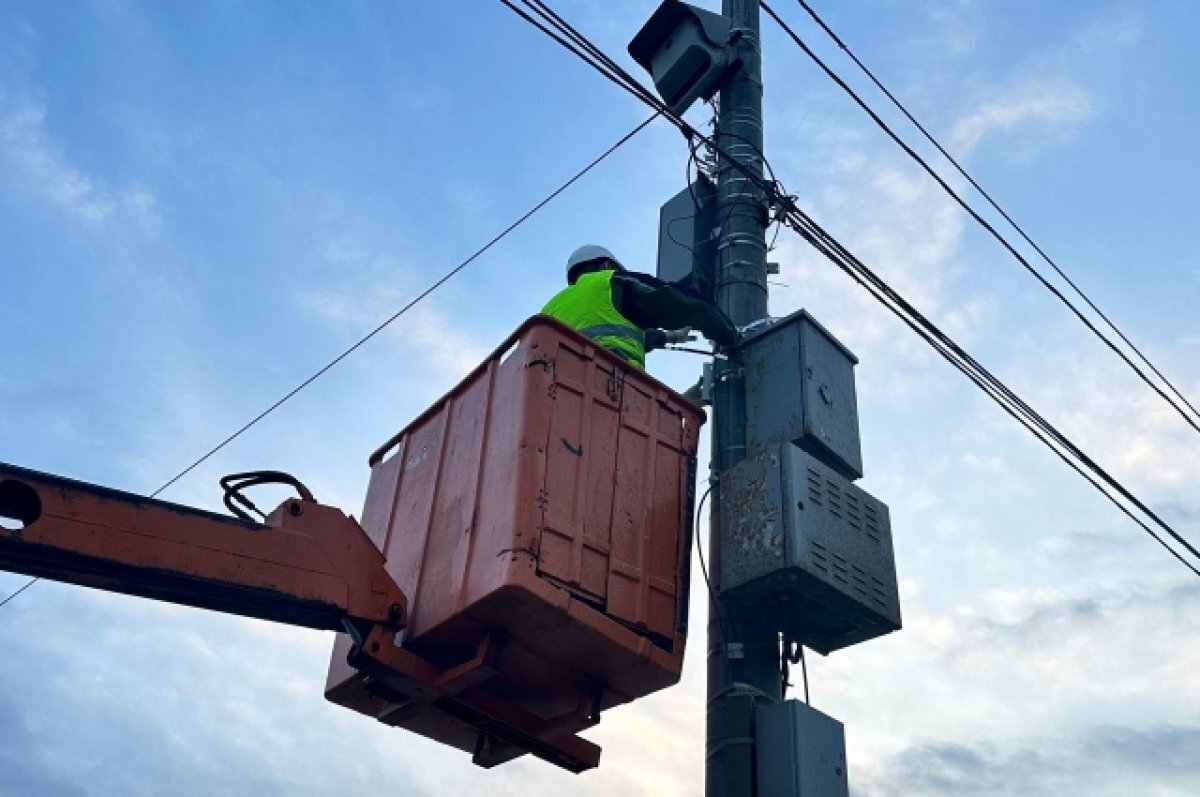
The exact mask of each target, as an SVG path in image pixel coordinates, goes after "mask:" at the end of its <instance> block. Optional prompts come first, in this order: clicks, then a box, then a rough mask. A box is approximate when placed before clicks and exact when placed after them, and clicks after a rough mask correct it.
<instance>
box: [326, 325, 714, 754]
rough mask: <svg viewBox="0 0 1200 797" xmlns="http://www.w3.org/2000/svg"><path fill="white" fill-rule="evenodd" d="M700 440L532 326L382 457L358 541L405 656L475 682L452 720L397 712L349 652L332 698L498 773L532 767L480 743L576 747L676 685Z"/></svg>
mask: <svg viewBox="0 0 1200 797" xmlns="http://www.w3.org/2000/svg"><path fill="white" fill-rule="evenodd" d="M703 422H704V413H703V411H702V410H701V409H700V408H699V407H696V406H695V405H693V404H691V403H690V402H688V401H687V400H686V399H684V398H683V397H682V396H680V395H678V394H677V393H675V392H674V391H672V390H671V389H670V388H668V387H667V386H666V385H663V384H662V383H661V382H658V381H657V380H655V379H654V378H652V377H651V376H649V375H648V374H646V373H645V372H643V371H640V370H636V369H633V368H630V367H629V366H628V365H627V364H626V363H624V362H623V361H622V360H620V359H619V358H617V357H616V356H614V355H612V354H611V353H610V352H608V351H607V350H605V349H603V348H601V347H599V346H597V345H596V344H595V342H594V341H591V340H589V339H587V338H585V337H583V336H582V335H579V334H578V333H576V332H574V331H572V330H570V329H568V328H567V327H565V326H563V325H562V324H560V323H558V322H557V321H554V320H553V319H550V318H547V317H544V316H536V317H534V318H532V319H530V320H529V321H527V322H526V323H525V324H524V325H522V327H521V328H520V329H518V330H517V331H516V332H515V333H513V335H512V336H511V337H510V338H509V339H508V340H507V341H506V342H505V343H504V344H503V345H502V346H501V347H500V348H499V349H497V350H496V352H495V353H493V354H492V355H491V356H490V357H489V358H488V359H487V360H485V361H484V362H483V363H482V364H481V365H480V366H479V367H478V368H477V369H476V370H475V371H474V372H473V373H471V374H470V375H469V376H468V377H467V378H466V379H465V380H463V382H462V383H461V384H459V385H458V386H457V387H456V388H454V390H452V391H451V392H450V393H449V394H447V395H446V396H445V397H444V398H443V399H441V400H440V401H439V402H438V403H437V404H435V405H434V406H433V407H431V408H430V409H429V410H428V411H427V412H425V413H424V414H423V415H421V416H420V417H419V418H417V419H416V420H415V421H413V423H411V424H410V425H409V426H408V427H406V428H405V429H404V430H402V431H401V432H400V433H398V434H397V435H396V436H395V437H394V438H393V439H392V440H390V441H388V443H386V444H385V445H384V446H383V447H382V448H381V449H380V450H379V451H377V452H376V453H375V454H374V455H373V456H372V457H371V481H370V486H369V488H368V491H367V498H366V504H365V508H364V510H363V517H362V527H363V529H364V530H365V531H366V532H367V534H368V535H369V536H370V537H371V539H372V540H374V542H375V544H376V545H377V546H378V547H379V549H380V550H381V551H382V552H383V553H384V555H385V557H386V567H387V570H388V572H389V573H390V574H391V576H392V577H393V578H394V579H395V581H396V583H397V584H398V585H399V586H400V587H401V589H402V590H403V591H404V593H405V594H406V595H408V596H409V610H410V616H409V622H408V627H407V628H406V629H405V631H404V632H403V634H404V636H403V638H402V643H403V645H402V646H403V648H404V649H406V650H409V651H412V652H413V653H414V654H416V655H418V656H420V657H421V659H422V660H423V661H426V662H429V663H430V665H431V666H433V667H436V668H437V669H438V670H439V671H444V672H447V673H454V672H457V671H460V670H462V668H464V667H467V666H472V667H473V668H472V669H471V670H470V676H469V678H464V677H456V678H453V679H452V680H454V681H455V682H456V683H458V684H459V688H460V689H461V691H460V692H459V693H456V694H457V696H456V699H455V701H454V702H453V703H450V702H447V701H445V700H440V701H436V702H434V701H431V700H427V701H426V704H423V703H422V701H421V700H414V699H407V700H400V699H399V698H397V697H396V696H394V695H389V693H388V692H387V691H386V690H382V691H381V690H380V688H379V684H377V683H373V681H372V679H371V678H370V677H369V676H368V675H366V674H364V673H362V672H360V671H358V670H356V669H355V668H353V667H351V666H349V665H348V664H347V661H346V656H347V653H348V652H349V651H350V647H351V645H350V640H349V639H348V638H347V636H346V635H345V634H342V635H339V638H338V641H337V644H336V647H335V650H334V656H333V661H332V663H331V665H330V672H329V680H328V685H327V690H326V696H327V697H328V698H329V699H330V700H332V701H334V702H336V703H340V704H342V705H345V706H348V707H350V708H353V709H355V710H358V711H361V712H363V713H366V714H370V715H372V716H374V717H376V718H378V719H380V720H381V721H384V722H387V723H389V724H393V725H400V726H402V727H405V728H408V729H410V730H413V731H415V732H417V733H421V734H423V735H426V736H430V737H432V738H435V739H437V740H439V741H442V742H444V743H447V744H450V745H454V746H457V747H460V748H462V749H464V750H467V751H474V752H475V753H476V759H477V762H480V763H484V764H485V765H492V764H495V763H499V762H500V761H503V760H505V758H506V757H512V756H513V755H518V754H520V752H521V750H520V748H519V747H517V748H513V747H509V748H503V747H496V745H495V744H494V742H495V740H494V739H490V738H485V736H484V735H481V734H480V730H479V729H480V728H483V727H486V728H497V727H501V726H505V727H507V726H512V725H513V724H514V722H513V721H512V720H511V718H512V717H515V716H520V717H524V718H525V720H524V721H523V723H521V725H522V733H523V734H524V738H527V737H534V736H536V737H537V738H539V739H551V740H553V739H557V738H562V737H564V736H569V735H570V734H573V733H575V732H577V731H579V730H581V729H582V728H586V727H588V726H589V725H591V724H594V722H596V721H597V720H598V715H599V712H600V711H602V710H605V709H608V708H610V707H612V706H615V705H618V704H621V703H625V702H628V701H630V700H633V699H635V698H638V697H641V696H642V695H646V694H649V693H650V692H653V691H656V690H658V689H661V688H663V687H665V686H669V685H671V684H673V683H675V682H676V681H678V680H679V675H680V669H681V667H682V664H683V651H684V641H685V639H686V608H687V573H688V570H687V567H688V563H689V554H690V539H691V538H690V532H691V517H692V504H693V484H694V479H695V456H696V446H697V441H698V439H699V432H700V427H701V425H702V423H703ZM492 643H494V644H492ZM481 646H489V647H488V650H489V653H488V661H487V662H486V666H473V665H471V662H472V661H473V659H475V658H477V657H478V656H479V655H480V654H479V651H481V650H483V647H481ZM463 684H465V687H464V686H463ZM499 738H500V739H502V740H503V739H504V736H503V735H499ZM483 741H487V742H488V744H487V745H485V747H486V749H487V752H486V754H485V753H481V750H483V749H484V748H483V747H480V745H481V744H482V743H483ZM596 755H597V756H598V752H597V753H596Z"/></svg>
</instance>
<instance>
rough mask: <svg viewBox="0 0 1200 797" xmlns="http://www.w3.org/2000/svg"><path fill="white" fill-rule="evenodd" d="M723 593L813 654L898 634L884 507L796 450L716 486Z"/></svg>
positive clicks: (780, 449) (762, 458)
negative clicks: (770, 620) (773, 620)
mask: <svg viewBox="0 0 1200 797" xmlns="http://www.w3.org/2000/svg"><path fill="white" fill-rule="evenodd" d="M720 513H721V525H722V535H723V537H722V556H721V580H720V589H721V594H722V596H723V597H725V598H726V599H728V600H730V601H732V602H733V603H734V604H735V605H737V606H738V608H739V610H740V611H743V612H745V613H748V614H750V615H753V616H758V617H773V618H777V622H778V630H779V631H782V632H786V633H788V634H790V635H791V636H792V637H793V638H795V639H797V640H800V641H801V642H803V643H804V644H805V645H807V646H808V647H810V648H812V649H814V650H817V651H819V652H821V653H829V652H830V651H833V650H837V649H839V648H844V647H847V646H849V645H853V644H856V643H858V642H863V641H865V640H868V639H871V638H873V637H877V636H880V635H882V634H887V633H890V632H892V631H896V630H898V629H899V628H900V600H899V595H898V591H897V585H896V562H895V555H894V554H893V551H892V530H891V523H890V520H889V517H888V508H887V506H886V505H885V504H884V503H883V502H881V501H878V500H876V499H875V498H872V497H871V496H870V495H868V494H867V493H866V492H865V491H864V490H862V489H860V488H859V487H856V486H855V485H853V484H851V483H850V481H849V480H848V479H846V478H845V477H843V476H841V475H840V474H839V473H837V472H836V471H835V470H833V469H832V468H830V467H828V466H827V465H825V464H823V463H822V462H821V461H819V460H818V459H817V458H816V457H814V456H812V455H811V454H808V453H807V452H805V451H803V450H801V449H800V448H799V447H797V446H795V445H793V444H791V443H784V444H782V445H779V446H775V447H774V448H771V449H767V450H762V451H759V452H758V453H757V454H753V455H752V456H750V457H748V458H747V459H745V460H743V461H741V462H739V463H738V464H737V465H735V466H734V467H733V468H731V469H730V470H729V471H727V472H726V473H724V474H722V476H721V482H720Z"/></svg>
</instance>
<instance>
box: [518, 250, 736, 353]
mask: <svg viewBox="0 0 1200 797" xmlns="http://www.w3.org/2000/svg"><path fill="white" fill-rule="evenodd" d="M542 314H543V315H548V316H550V317H552V318H556V319H558V320H559V321H561V322H563V323H564V324H566V325H567V326H569V327H571V328H572V329H575V330H578V331H579V332H582V333H583V334H584V335H587V336H588V337H589V338H591V339H593V340H594V341H596V342H597V343H599V344H600V345H601V346H603V347H604V348H606V349H608V350H609V351H611V352H612V353H613V354H615V355H617V356H618V357H620V358H621V359H623V360H625V361H626V362H628V363H629V364H630V365H635V366H637V367H638V368H641V369H643V370H644V369H645V367H646V352H648V351H653V350H654V349H660V348H662V347H663V346H665V345H667V344H668V343H686V342H687V341H691V340H695V339H696V337H695V335H693V334H692V328H693V327H694V328H696V329H698V330H699V331H700V332H702V333H703V334H704V336H705V337H706V338H708V339H709V340H711V341H713V342H715V343H716V344H718V345H719V346H732V345H734V344H735V343H737V339H738V332H737V328H736V327H734V325H733V324H732V323H731V322H730V320H729V319H728V318H726V317H725V314H724V313H722V312H721V311H720V310H718V309H717V307H716V306H715V305H713V304H711V303H710V302H706V301H704V300H703V299H700V298H698V297H696V296H692V295H689V294H687V293H684V292H683V291H681V290H679V289H677V288H675V287H674V286H672V285H671V284H670V283H667V282H664V281H662V280H660V279H658V278H656V277H651V276H650V275H649V274H638V273H635V272H632V271H628V270H626V268H625V267H624V266H622V265H621V263H620V262H619V261H618V260H617V258H616V257H615V256H614V255H613V253H612V252H610V251H608V250H607V249H605V248H604V247H602V246H594V245H591V244H589V245H587V246H581V247H579V248H578V249H576V250H575V251H574V252H572V253H571V256H570V257H569V258H568V259H567V287H565V288H563V289H562V290H561V291H559V292H558V293H557V294H555V295H554V296H553V297H551V299H550V301H548V302H546V306H545V307H543V308H542Z"/></svg>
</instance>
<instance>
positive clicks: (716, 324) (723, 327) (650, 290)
mask: <svg viewBox="0 0 1200 797" xmlns="http://www.w3.org/2000/svg"><path fill="white" fill-rule="evenodd" d="M612 285H613V289H612V292H613V297H612V298H613V305H614V306H615V307H616V308H617V311H618V312H619V313H620V314H621V315H623V316H625V317H626V318H628V319H629V320H630V321H632V322H633V323H635V324H637V325H638V326H639V327H641V328H642V329H652V328H654V327H661V328H663V329H680V328H682V327H692V328H693V329H698V330H699V331H700V332H701V333H703V335H704V337H706V338H708V339H709V340H712V341H716V342H717V343H719V344H721V345H722V346H732V345H733V344H735V343H737V328H736V327H734V325H733V324H732V323H731V322H730V320H729V319H728V318H727V317H726V316H725V314H724V313H722V312H721V311H720V310H719V309H717V307H716V305H714V304H712V303H710V302H706V301H704V300H703V299H701V298H699V297H697V296H693V295H691V294H689V293H684V292H683V291H681V290H679V289H678V288H675V287H674V286H672V285H671V284H670V283H668V282H664V281H663V280H660V279H658V278H656V277H651V276H650V275H648V274H638V273H635V272H628V271H627V272H621V273H617V274H614V275H613V279H612Z"/></svg>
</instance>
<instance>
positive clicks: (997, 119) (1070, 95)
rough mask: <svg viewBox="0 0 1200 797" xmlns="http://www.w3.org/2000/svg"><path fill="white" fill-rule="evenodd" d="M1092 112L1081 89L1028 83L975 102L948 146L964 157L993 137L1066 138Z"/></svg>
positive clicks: (1059, 83)
mask: <svg viewBox="0 0 1200 797" xmlns="http://www.w3.org/2000/svg"><path fill="white" fill-rule="evenodd" d="M1095 113H1096V101H1095V99H1094V97H1093V95H1092V93H1091V92H1090V91H1089V90H1087V89H1085V88H1084V87H1083V86H1080V85H1078V84H1075V83H1072V82H1070V81H1068V80H1065V79H1058V80H1045V81H1029V82H1026V83H1023V84H1021V85H1018V86H1014V87H1012V88H1008V89H1004V90H1001V91H999V92H997V93H996V94H995V95H993V96H990V97H987V98H986V99H983V100H982V101H980V102H979V103H977V104H976V106H975V107H974V108H972V109H971V110H970V111H968V112H967V113H966V114H964V115H963V116H961V117H960V118H959V119H958V121H957V122H955V123H954V126H953V128H952V130H951V133H950V143H951V146H952V151H954V152H958V153H962V154H963V155H966V154H969V153H970V152H971V151H972V150H974V149H975V148H976V147H977V146H979V144H980V143H981V142H982V141H983V140H984V139H985V138H988V137H989V136H994V135H997V134H1012V133H1014V132H1017V131H1022V132H1024V131H1026V130H1031V131H1032V135H1037V136H1050V135H1054V136H1060V137H1061V136H1069V135H1070V134H1071V133H1072V132H1073V131H1074V130H1075V129H1077V128H1078V126H1079V125H1080V124H1082V123H1083V122H1085V121H1087V120H1088V119H1090V118H1091V117H1092V116H1093V115H1094V114H1095Z"/></svg>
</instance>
